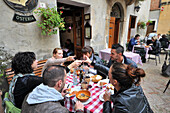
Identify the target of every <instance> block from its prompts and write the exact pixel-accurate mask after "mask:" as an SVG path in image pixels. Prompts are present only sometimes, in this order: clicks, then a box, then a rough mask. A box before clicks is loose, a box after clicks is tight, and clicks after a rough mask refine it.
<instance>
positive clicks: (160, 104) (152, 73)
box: [138, 54, 170, 113]
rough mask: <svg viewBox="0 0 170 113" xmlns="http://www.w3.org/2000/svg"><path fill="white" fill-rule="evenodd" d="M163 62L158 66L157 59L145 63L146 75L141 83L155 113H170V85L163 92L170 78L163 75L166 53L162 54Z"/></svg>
mask: <svg viewBox="0 0 170 113" xmlns="http://www.w3.org/2000/svg"><path fill="white" fill-rule="evenodd" d="M160 58H161V63H160V64H159V63H158V65H157V66H156V63H155V60H151V59H150V60H149V62H148V60H147V61H146V63H143V66H141V65H138V66H139V67H141V68H143V69H144V70H145V72H146V77H145V78H144V79H142V81H141V85H142V87H143V90H144V92H145V95H146V97H147V98H148V101H149V103H150V106H151V108H152V110H153V111H154V113H170V87H169V88H168V89H167V90H166V92H165V93H163V91H164V89H165V86H166V84H167V82H168V80H169V79H170V78H168V77H164V76H162V75H161V69H162V65H163V62H164V59H165V54H161V55H160Z"/></svg>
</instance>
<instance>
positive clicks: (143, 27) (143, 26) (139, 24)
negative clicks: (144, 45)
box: [137, 21, 146, 29]
mask: <svg viewBox="0 0 170 113" xmlns="http://www.w3.org/2000/svg"><path fill="white" fill-rule="evenodd" d="M137 26H138V27H139V28H140V29H145V27H146V23H145V22H140V21H139V22H138V23H137Z"/></svg>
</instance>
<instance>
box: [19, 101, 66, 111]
mask: <svg viewBox="0 0 170 113" xmlns="http://www.w3.org/2000/svg"><path fill="white" fill-rule="evenodd" d="M21 113H69V111H68V110H67V109H66V108H65V107H63V106H62V105H61V104H60V102H59V101H58V102H44V103H41V104H34V105H29V104H28V103H27V102H26V101H25V100H24V102H23V104H22V110H21Z"/></svg>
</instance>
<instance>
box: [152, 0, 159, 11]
mask: <svg viewBox="0 0 170 113" xmlns="http://www.w3.org/2000/svg"><path fill="white" fill-rule="evenodd" d="M159 3H160V0H151V5H150V10H157V9H159Z"/></svg>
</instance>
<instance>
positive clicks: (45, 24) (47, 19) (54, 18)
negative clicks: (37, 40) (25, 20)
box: [34, 7, 65, 35]
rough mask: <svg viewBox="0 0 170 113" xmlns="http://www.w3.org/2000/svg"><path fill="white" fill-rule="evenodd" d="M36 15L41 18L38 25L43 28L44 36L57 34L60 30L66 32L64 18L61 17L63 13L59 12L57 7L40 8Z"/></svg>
mask: <svg viewBox="0 0 170 113" xmlns="http://www.w3.org/2000/svg"><path fill="white" fill-rule="evenodd" d="M34 13H35V14H38V16H41V20H40V21H38V23H37V25H38V27H40V28H41V30H42V31H41V34H42V35H52V34H57V30H58V29H59V30H65V28H64V27H65V26H64V24H65V22H64V18H62V17H61V15H62V13H63V12H61V11H60V13H59V12H57V10H56V7H54V8H49V7H47V8H38V9H37V10H36V11H34ZM57 28H58V29H57Z"/></svg>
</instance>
